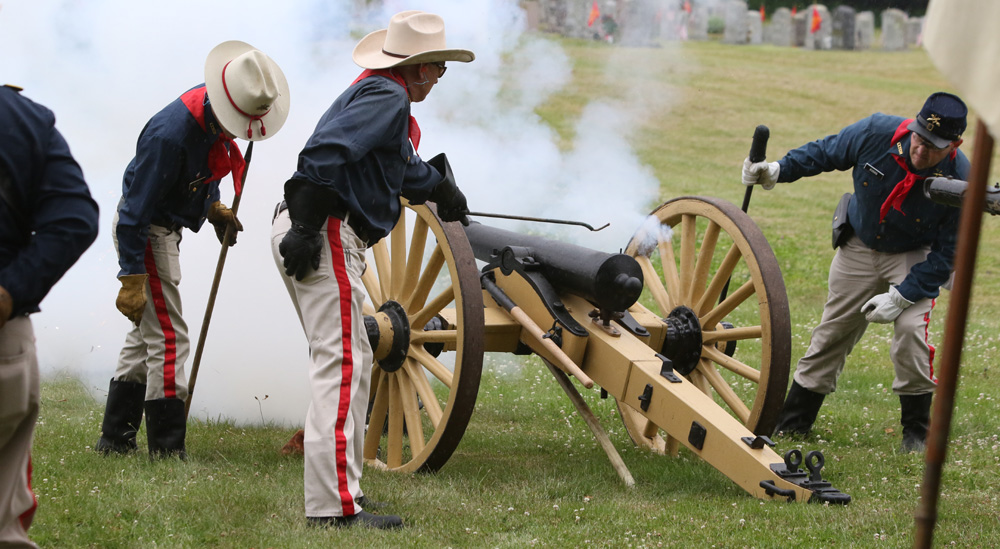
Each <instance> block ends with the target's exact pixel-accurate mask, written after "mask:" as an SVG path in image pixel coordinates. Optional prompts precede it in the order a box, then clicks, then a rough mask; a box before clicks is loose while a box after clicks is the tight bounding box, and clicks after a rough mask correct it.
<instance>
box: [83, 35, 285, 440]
mask: <svg viewBox="0 0 1000 549" xmlns="http://www.w3.org/2000/svg"><path fill="white" fill-rule="evenodd" d="M288 105H289V95H288V83H287V82H286V80H285V76H284V74H283V73H282V72H281V69H280V68H279V67H278V65H277V64H276V63H275V62H274V61H273V60H271V58H269V57H268V56H267V55H265V54H264V53H262V52H260V51H258V50H256V49H254V47H253V46H251V45H249V44H246V43H243V42H239V41H235V40H234V41H229V42H223V43H222V44H219V45H218V46H216V47H215V48H214V49H212V51H211V52H210V53H209V54H208V59H207V60H206V61H205V83H204V84H200V85H198V86H195V87H194V88H191V89H190V90H188V91H186V92H184V94H182V95H181V96H180V97H179V98H177V99H175V100H174V101H172V102H171V103H170V104H168V105H167V106H166V107H165V108H164V109H163V110H161V111H160V112H158V113H157V114H156V115H155V116H153V118H151V119H150V120H149V122H148V123H147V124H146V126H145V127H144V128H143V129H142V133H140V134H139V140H138V143H137V144H136V150H135V158H133V159H132V162H131V163H129V165H128V168H127V169H126V170H125V177H124V180H123V182H122V197H121V200H120V201H119V202H118V209H117V212H116V213H115V216H114V221H113V227H112V233H111V237H112V239H113V240H114V243H115V249H116V250H117V251H118V264H119V266H120V267H121V270H120V271H119V273H118V280H120V281H121V285H122V287H121V290H120V291H119V293H118V299H117V301H116V303H115V304H116V306H117V307H118V310H119V311H121V313H122V314H123V315H125V316H126V317H128V319H129V320H131V321H132V322H133V326H132V328H131V330H130V331H129V333H128V335H127V336H126V338H125V345H124V347H123V348H122V350H121V353H120V355H119V357H118V366H117V369H116V370H115V374H114V377H113V378H112V379H111V385H110V388H109V389H108V400H107V406H106V408H105V411H104V422H103V424H102V426H101V438H100V440H98V442H97V446H96V449H97V451H99V452H101V453H103V454H108V453H127V452H130V451H133V450H135V449H136V448H137V445H136V431H137V430H138V429H139V424H140V422H141V421H142V416H143V412H144V411H145V415H146V435H147V442H148V445H149V454H150V456H151V457H157V456H161V455H178V456H180V457H181V458H183V457H185V447H184V437H185V432H186V413H185V409H184V408H185V407H184V401H185V399H186V397H187V380H186V376H185V374H184V362H185V360H186V359H187V356H188V352H189V348H190V344H189V340H188V334H187V324H186V323H185V322H184V319H183V318H182V316H181V298H180V293H179V292H178V285H179V284H180V280H181V272H180V263H179V244H180V241H181V231H182V229H184V228H188V229H191V230H192V231H195V232H197V231H198V230H199V229H200V228H201V226H202V225H203V224H204V222H205V220H206V219H207V220H208V221H209V222H210V223H211V224H212V225H213V226H214V228H215V232H216V235H217V236H218V237H219V240H220V242H221V241H222V240H223V239H224V238H225V234H226V229H227V227H232V228H233V229H234V231H233V233H232V234H233V235H234V238H232V239H230V240H231V241H230V242H228V243H226V242H223V244H228V245H229V246H232V245H233V244H235V231H238V230H242V229H243V227H242V225H241V224H240V222H239V220H238V219H236V216H235V214H234V213H233V212H232V210H230V209H229V208H227V207H226V206H225V205H224V204H223V203H222V202H221V201H220V194H221V193H220V191H219V185H220V182H221V180H222V178H223V177H225V176H226V175H228V174H232V178H233V182H234V186H235V187H236V188H235V191H236V194H239V193H240V185H241V184H242V181H243V178H242V176H243V170H244V168H245V161H244V158H243V155H242V154H241V152H240V149H239V147H238V146H237V144H236V141H235V140H234V138H237V137H238V138H241V139H247V140H249V141H260V140H264V139H267V138H269V137H272V136H274V134H276V133H277V132H278V130H280V129H281V126H282V125H283V124H284V123H285V119H286V118H287V116H288Z"/></svg>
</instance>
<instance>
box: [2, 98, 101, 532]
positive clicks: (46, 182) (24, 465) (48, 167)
mask: <svg viewBox="0 0 1000 549" xmlns="http://www.w3.org/2000/svg"><path fill="white" fill-rule="evenodd" d="M19 92H20V90H19V89H17V88H13V87H11V86H2V87H0V128H2V130H0V547H37V546H36V545H35V544H34V543H32V542H31V540H29V539H28V532H27V531H28V527H29V526H30V525H31V520H32V518H33V517H34V515H35V509H36V507H37V502H36V500H35V496H34V494H33V493H32V491H31V440H32V436H33V434H34V432H35V422H36V421H37V419H38V412H39V404H40V400H41V395H40V391H39V379H38V377H39V375H38V358H37V356H36V354H35V336H34V331H33V330H32V325H31V320H30V318H29V316H28V315H30V314H32V313H37V312H38V311H39V310H40V309H39V307H38V305H39V303H40V302H41V301H42V299H43V298H44V297H45V295H46V294H48V292H49V290H51V289H52V286H53V285H55V283H56V282H57V281H58V280H59V279H60V278H62V276H63V275H64V274H65V273H66V271H67V270H69V268H70V267H72V266H73V264H74V263H76V260H77V259H79V257H80V256H81V255H82V254H83V252H84V251H85V250H86V249H87V248H88V247H89V246H90V245H91V244H92V243H93V242H94V239H95V238H97V222H98V219H97V218H98V211H97V203H96V202H94V200H93V198H91V196H90V190H89V189H88V188H87V183H86V181H84V179H83V171H82V170H81V169H80V166H79V165H78V164H77V163H76V160H74V159H73V155H72V154H71V153H70V150H69V145H67V144H66V141H65V140H64V139H63V137H62V135H61V134H60V133H59V130H57V129H56V128H55V116H54V115H53V114H52V111H50V110H49V109H47V108H45V107H43V106H41V105H39V104H37V103H34V102H32V101H31V100H29V99H27V98H25V97H23V96H21V95H20V93H19Z"/></svg>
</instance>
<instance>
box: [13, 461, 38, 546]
mask: <svg viewBox="0 0 1000 549" xmlns="http://www.w3.org/2000/svg"><path fill="white" fill-rule="evenodd" d="M28 492H31V507H30V508H29V509H28V510H27V511H25V512H23V513H21V516H19V517H18V520H19V521H20V523H21V528H24V531H25V532H27V531H28V528H30V527H31V521H32V520H34V518H35V510H36V509H38V496H36V495H35V492H34V491H32V489H31V456H28Z"/></svg>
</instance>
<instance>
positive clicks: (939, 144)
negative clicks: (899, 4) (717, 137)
mask: <svg viewBox="0 0 1000 549" xmlns="http://www.w3.org/2000/svg"><path fill="white" fill-rule="evenodd" d="M967 113H968V110H967V109H966V106H965V103H963V102H962V100H961V99H959V98H958V97H956V96H954V95H952V94H949V93H941V92H939V93H934V94H932V95H931V96H930V97H928V98H927V100H926V102H925V103H924V106H923V108H921V109H920V113H919V114H917V117H916V118H915V119H903V118H902V117H899V116H889V115H885V114H881V113H879V114H873V115H871V116H869V117H867V118H864V119H862V120H860V121H858V122H855V123H854V124H851V125H850V126H847V127H846V128H844V129H842V130H841V131H840V133H838V134H836V135H831V136H828V137H825V138H823V139H820V140H818V141H814V142H812V143H808V144H806V145H803V146H801V147H799V148H797V149H794V150H792V151H789V152H788V154H787V155H785V157H784V158H782V159H781V160H779V161H777V162H770V163H769V162H757V163H753V162H750V160H749V159H747V160H746V161H744V163H743V183H744V184H745V185H755V184H760V185H761V186H763V187H764V188H765V189H771V188H773V187H774V185H775V183H790V182H792V181H796V180H798V179H799V178H802V177H809V176H812V175H816V174H819V173H822V172H828V171H833V170H847V169H851V170H853V172H852V173H853V176H854V193H853V195H851V194H848V195H845V196H844V198H843V200H842V201H841V206H840V207H838V208H837V210H838V212H841V215H837V216H836V217H837V220H836V225H837V226H836V227H835V229H834V231H835V233H834V237H833V245H834V247H836V248H837V253H836V255H835V256H834V258H833V263H832V264H831V265H830V274H829V281H828V283H829V295H828V296H827V301H826V306H825V307H824V309H823V318H822V320H820V323H819V325H818V326H816V329H815V330H813V333H812V340H811V341H810V343H809V349H808V350H807V351H806V354H805V356H803V357H802V359H801V360H799V363H798V365H797V367H796V369H795V376H794V381H793V382H792V386H791V389H789V391H788V397H787V398H786V399H785V405H784V409H783V410H782V412H781V416H780V417H779V419H778V425H777V431H778V432H784V433H786V434H791V433H798V434H806V433H809V431H810V430H811V429H812V426H813V423H814V422H815V421H816V415H817V414H818V413H819V409H820V406H821V405H822V404H823V400H824V398H826V395H828V394H830V393H832V392H833V391H834V390H835V389H836V388H837V378H838V377H839V376H840V373H841V371H842V370H843V369H844V364H845V362H846V360H847V355H848V354H850V352H851V350H852V349H853V348H854V346H855V345H856V344H857V343H858V341H860V340H861V336H862V335H864V333H865V329H866V328H867V327H868V323H870V322H878V323H883V324H886V323H890V322H891V323H893V330H894V335H893V339H892V347H891V349H890V355H891V357H892V363H893V365H894V367H895V380H894V381H893V383H892V390H893V393H895V394H896V395H898V396H899V404H900V409H901V413H900V423H901V424H902V426H903V437H902V443H901V445H900V450H901V451H903V452H911V451H922V450H923V448H924V446H925V441H926V437H927V429H928V426H929V424H930V407H931V399H932V396H933V394H934V389H935V387H936V385H937V381H936V379H935V377H934V368H933V359H934V347H933V346H932V345H930V344H929V343H928V341H927V325H928V324H929V323H930V318H931V310H932V309H933V308H934V299H935V298H936V297H937V296H938V293H939V291H940V290H939V289H940V288H941V286H943V285H945V284H946V283H947V282H948V281H949V278H950V276H951V272H952V266H953V260H954V257H955V246H956V240H957V235H958V219H959V210H958V209H957V208H954V207H951V206H946V205H942V204H938V203H936V202H932V201H931V200H930V199H929V198H927V197H926V196H925V195H924V193H923V192H922V190H921V189H920V185H921V183H920V182H921V181H922V180H924V179H926V178H927V177H932V176H933V177H955V178H958V179H962V180H965V179H966V178H967V176H968V173H969V161H968V159H967V158H966V157H965V154H963V153H962V152H961V151H959V150H958V147H959V146H960V145H961V144H962V133H963V132H964V131H965V127H966V115H967ZM845 217H846V219H845Z"/></svg>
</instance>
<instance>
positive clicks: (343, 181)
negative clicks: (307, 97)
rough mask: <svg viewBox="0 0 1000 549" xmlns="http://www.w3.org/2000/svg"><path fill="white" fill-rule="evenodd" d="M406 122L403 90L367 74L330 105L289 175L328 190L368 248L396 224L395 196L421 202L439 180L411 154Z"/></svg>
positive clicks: (406, 102) (407, 112) (407, 106)
mask: <svg viewBox="0 0 1000 549" xmlns="http://www.w3.org/2000/svg"><path fill="white" fill-rule="evenodd" d="M409 119H410V101H409V98H408V97H407V95H406V88H404V87H403V86H401V85H400V84H398V83H397V82H394V81H392V80H390V79H389V78H386V77H384V76H369V77H368V78H365V79H363V80H361V81H359V82H358V83H356V84H354V85H352V86H351V87H349V88H347V90H345V91H344V93H342V94H341V95H340V97H338V98H337V100H336V101H334V102H333V105H331V106H330V108H329V109H328V110H327V111H326V113H325V114H324V115H323V117H322V118H320V120H319V123H318V124H317V125H316V129H315V131H314V132H313V134H312V136H311V137H309V140H308V141H307V142H306V145H305V147H304V148H303V149H302V152H301V153H299V162H298V169H297V171H296V172H295V175H293V177H294V178H297V179H305V180H308V181H311V182H313V183H316V184H318V185H324V186H326V187H330V188H332V189H333V190H334V191H335V192H336V193H337V195H338V196H339V197H340V200H341V202H342V204H344V205H345V206H346V207H347V210H348V212H350V215H351V222H352V223H357V222H360V223H361V224H362V225H363V227H364V228H365V229H366V230H367V233H368V237H369V239H370V241H369V244H372V243H374V242H375V241H377V240H379V239H381V238H383V237H385V235H387V234H389V231H391V230H392V228H393V226H395V224H396V221H397V220H398V219H399V211H400V203H399V197H400V195H402V196H404V197H406V199H407V200H409V201H410V203H411V204H422V203H424V202H425V201H426V200H427V198H428V197H429V196H430V194H431V191H432V190H434V187H436V186H437V184H438V183H440V182H441V179H442V176H441V174H440V173H438V171H437V170H436V169H434V167H433V166H431V165H430V164H427V163H426V162H424V161H423V160H421V159H420V157H419V156H417V154H416V153H415V152H414V151H413V147H412V146H411V145H410V140H409V135H408V128H409Z"/></svg>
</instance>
